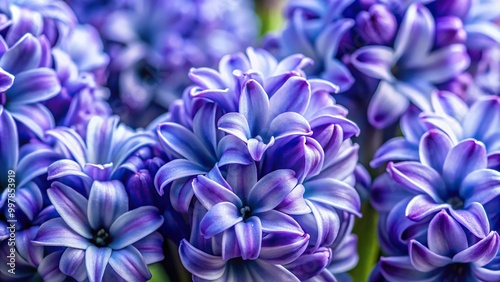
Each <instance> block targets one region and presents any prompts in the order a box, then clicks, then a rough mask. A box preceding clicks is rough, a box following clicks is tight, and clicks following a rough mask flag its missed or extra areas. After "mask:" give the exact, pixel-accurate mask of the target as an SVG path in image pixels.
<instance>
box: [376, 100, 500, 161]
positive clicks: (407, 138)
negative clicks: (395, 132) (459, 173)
mask: <svg viewBox="0 0 500 282" xmlns="http://www.w3.org/2000/svg"><path fill="white" fill-rule="evenodd" d="M431 101H432V107H433V109H434V110H433V111H432V112H420V111H419V110H417V109H415V108H412V109H410V110H409V111H408V112H407V113H405V115H404V116H403V118H402V119H401V130H402V132H403V135H404V136H403V137H395V138H393V139H391V140H389V141H388V142H387V143H385V144H384V145H382V146H381V147H380V148H379V149H378V151H377V152H376V154H375V156H374V158H373V160H372V162H371V165H372V166H374V167H376V166H379V165H381V164H382V163H384V162H387V161H403V160H407V161H413V160H418V159H419V144H421V142H422V141H421V137H422V135H423V134H424V133H426V132H427V131H428V130H430V129H438V130H441V131H442V132H443V133H445V134H446V135H448V137H449V138H450V140H451V141H452V142H453V144H457V143H458V142H459V141H462V140H464V139H467V138H474V139H476V140H479V141H481V142H483V144H484V145H485V147H486V151H487V153H488V167H489V168H494V169H495V168H498V166H499V153H500V143H499V142H500V139H499V138H498V134H500V129H499V128H498V126H496V124H497V123H498V121H499V120H500V116H499V115H500V100H499V99H498V97H496V96H484V97H481V98H478V99H477V101H476V102H474V103H473V104H472V105H471V106H468V105H467V104H465V103H464V102H463V101H462V100H461V99H460V98H458V97H457V96H456V95H454V94H453V93H450V92H446V91H440V92H435V93H433V94H432V98H431ZM485 120H489V121H491V122H488V123H485V122H484V121H485Z"/></svg>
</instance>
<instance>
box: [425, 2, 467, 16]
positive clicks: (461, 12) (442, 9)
mask: <svg viewBox="0 0 500 282" xmlns="http://www.w3.org/2000/svg"><path fill="white" fill-rule="evenodd" d="M471 4H472V1H471V0H436V1H435V2H433V3H431V4H430V5H429V8H430V10H431V11H432V14H433V15H434V16H436V17H443V16H456V17H459V18H464V17H465V16H466V15H467V14H468V13H469V10H470V8H471Z"/></svg>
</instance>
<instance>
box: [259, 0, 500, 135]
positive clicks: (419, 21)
mask: <svg viewBox="0 0 500 282" xmlns="http://www.w3.org/2000/svg"><path fill="white" fill-rule="evenodd" d="M495 5H496V4H495V2H494V1H489V0H478V1H471V0H459V1H451V0H431V1H392V0H387V1H386V0H384V1H358V0H329V1H316V0H313V1H308V2H305V1H294V0H290V1H289V3H288V5H287V8H286V9H285V16H286V18H287V25H286V27H285V28H284V29H283V31H282V32H280V33H279V34H272V35H270V36H268V39H267V40H266V46H267V48H269V49H272V50H275V51H276V52H277V53H278V54H280V55H281V56H285V55H289V54H292V53H295V52H299V53H303V54H305V55H307V56H309V57H311V58H313V59H314V60H315V61H316V63H317V64H316V66H315V67H314V68H310V69H309V70H308V72H309V73H310V74H311V75H313V76H317V77H321V78H324V79H327V80H329V81H332V82H334V83H336V84H338V85H340V91H341V92H344V93H343V95H344V96H345V97H344V98H345V99H348V100H354V104H355V106H353V107H357V108H359V109H358V111H361V112H363V111H364V112H367V118H368V121H369V122H370V124H371V125H372V126H374V127H377V128H386V127H388V126H390V125H392V124H394V123H395V122H396V121H397V120H398V119H399V117H400V116H401V115H402V114H404V113H405V112H406V110H407V108H408V106H409V105H410V104H412V105H415V106H417V107H418V108H419V109H421V110H423V111H427V110H430V109H431V93H432V92H433V91H434V90H436V89H440V90H450V91H453V92H454V93H455V94H456V95H458V96H461V97H462V98H465V97H467V96H470V95H473V96H475V95H476V94H475V93H473V92H472V91H468V89H469V88H471V89H473V88H474V87H473V85H475V84H476V83H473V82H474V80H475V79H473V76H475V75H477V76H478V77H481V76H482V74H483V72H485V70H481V71H480V72H479V73H478V72H477V71H476V65H478V64H480V62H481V58H482V57H484V56H491V55H489V54H488V53H490V52H492V51H491V47H492V46H498V45H499V44H500V30H499V29H498V27H497V26H496V25H495V23H494V21H495V20H496V19H498V18H500V12H499V11H498V9H496V8H495ZM493 48H495V47H493ZM494 54H496V56H498V53H494ZM493 56H495V55H493ZM486 60H487V61H488V63H490V62H491V61H495V59H486ZM469 66H470V67H469ZM478 80H479V81H478V83H480V85H481V87H482V88H483V89H484V88H486V89H491V88H492V87H494V85H495V84H497V82H496V80H498V79H493V80H494V81H491V82H486V81H485V80H484V79H481V78H478ZM485 83H486V85H484V84H485ZM469 86H470V87H469ZM471 92H472V93H471ZM366 101H369V103H366Z"/></svg>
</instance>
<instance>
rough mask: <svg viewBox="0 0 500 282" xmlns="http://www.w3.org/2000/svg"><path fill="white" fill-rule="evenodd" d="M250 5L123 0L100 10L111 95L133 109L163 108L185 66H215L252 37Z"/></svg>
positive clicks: (183, 79) (178, 89) (182, 79)
mask: <svg viewBox="0 0 500 282" xmlns="http://www.w3.org/2000/svg"><path fill="white" fill-rule="evenodd" d="M252 8H253V4H252V2H251V1H227V0H224V1H218V0H215V1H214V0H204V1H194V0H190V1H184V0H176V1H156V0H155V1H146V2H140V3H139V2H130V1H129V3H127V5H124V7H122V8H120V9H117V10H115V11H113V12H112V13H111V14H110V15H109V16H108V15H106V17H107V18H106V20H105V21H104V23H103V25H102V27H101V29H100V31H101V34H102V36H103V38H104V39H105V40H106V41H107V42H109V43H110V44H109V45H110V46H109V49H110V54H111V56H112V64H111V66H110V70H111V76H112V79H115V80H116V81H117V87H116V89H113V94H116V95H118V94H119V95H120V96H119V98H120V99H121V101H122V102H123V103H124V104H125V105H126V106H127V107H129V108H130V110H131V111H134V112H137V111H140V110H142V109H145V108H146V107H147V106H148V105H150V104H153V105H160V106H162V107H165V108H167V107H168V106H169V105H170V103H172V102H173V101H174V100H176V99H177V98H179V97H180V95H179V94H180V93H182V90H183V89H184V88H185V87H186V86H188V85H189V82H190V81H189V79H188V77H187V73H188V72H189V69H190V68H191V67H200V66H209V67H215V66H216V64H217V62H218V61H219V59H220V58H221V57H222V56H223V55H225V54H228V53H234V52H237V51H240V50H243V49H244V48H246V47H247V46H248V45H250V44H251V43H252V42H253V41H254V40H255V39H256V37H257V34H258V20H257V19H256V15H255V13H254V11H253V9H252ZM114 43H118V44H114ZM153 118H154V117H153ZM151 119H152V118H151Z"/></svg>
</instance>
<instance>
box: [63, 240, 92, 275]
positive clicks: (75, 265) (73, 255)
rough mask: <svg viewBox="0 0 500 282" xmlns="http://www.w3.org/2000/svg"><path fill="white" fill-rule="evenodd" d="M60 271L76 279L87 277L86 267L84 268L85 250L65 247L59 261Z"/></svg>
mask: <svg viewBox="0 0 500 282" xmlns="http://www.w3.org/2000/svg"><path fill="white" fill-rule="evenodd" d="M59 269H61V272H62V273H64V274H66V275H68V276H71V277H73V278H75V279H76V280H77V281H83V280H85V279H87V269H86V268H85V250H78V249H72V248H67V249H66V250H65V251H64V252H63V254H62V256H61V260H60V262H59Z"/></svg>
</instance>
